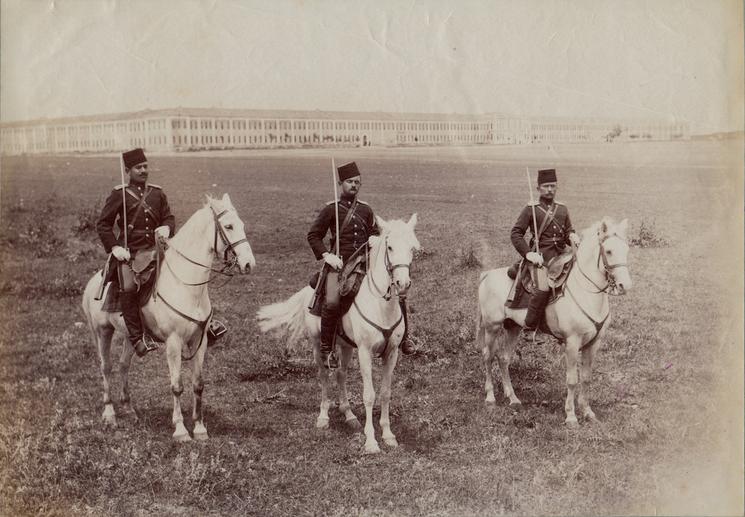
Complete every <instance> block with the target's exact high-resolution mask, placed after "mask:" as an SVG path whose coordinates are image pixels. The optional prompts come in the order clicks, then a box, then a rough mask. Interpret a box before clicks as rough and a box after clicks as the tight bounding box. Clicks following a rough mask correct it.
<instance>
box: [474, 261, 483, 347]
mask: <svg viewBox="0 0 745 517" xmlns="http://www.w3.org/2000/svg"><path fill="white" fill-rule="evenodd" d="M481 276H482V278H483V276H484V275H483V273H482V275H481ZM477 302H478V303H477V304H476V332H474V335H475V336H476V341H475V344H476V348H477V349H478V350H481V349H483V348H484V332H485V331H484V325H483V322H482V319H481V302H480V301H479V300H477Z"/></svg>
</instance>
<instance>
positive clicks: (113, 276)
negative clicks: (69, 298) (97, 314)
mask: <svg viewBox="0 0 745 517" xmlns="http://www.w3.org/2000/svg"><path fill="white" fill-rule="evenodd" d="M161 253H162V252H161ZM116 262H117V260H116V258H114V256H113V255H109V258H108V259H107V260H106V264H105V265H104V269H103V272H102V277H101V286H100V287H99V290H98V295H97V296H96V297H95V299H96V300H100V299H102V298H103V299H104V302H103V307H101V310H102V311H104V312H121V311H122V306H121V304H120V302H119V276H118V275H117V264H116ZM158 266H159V260H158V249H156V248H153V249H148V250H141V251H139V252H137V254H136V255H135V258H134V260H132V262H131V264H130V267H131V268H132V271H133V272H134V274H135V284H137V292H138V294H139V296H138V300H139V304H140V307H142V306H144V305H145V304H146V303H147V300H148V298H149V297H150V295H151V294H153V288H154V287H155V280H156V279H157V277H158V274H157V273H158Z"/></svg>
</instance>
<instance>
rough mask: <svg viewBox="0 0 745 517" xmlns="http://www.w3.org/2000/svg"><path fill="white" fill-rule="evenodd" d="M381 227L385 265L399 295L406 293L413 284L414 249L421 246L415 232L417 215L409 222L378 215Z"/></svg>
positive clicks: (377, 218)
mask: <svg viewBox="0 0 745 517" xmlns="http://www.w3.org/2000/svg"><path fill="white" fill-rule="evenodd" d="M376 220H377V223H378V227H379V228H380V237H379V239H381V245H383V246H385V266H386V269H387V270H388V274H389V275H390V277H391V285H392V286H394V287H395V289H396V291H397V292H398V295H399V296H401V295H406V292H407V291H408V290H409V287H410V286H411V277H410V274H409V268H410V267H411V261H412V259H413V258H414V250H418V249H420V248H421V245H420V244H419V240H418V239H417V238H416V235H415V234H414V227H415V226H416V222H417V216H416V214H414V215H412V216H411V218H410V219H409V221H408V222H404V221H401V220H391V221H385V220H383V219H382V218H380V217H376Z"/></svg>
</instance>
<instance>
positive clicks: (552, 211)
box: [536, 204, 556, 239]
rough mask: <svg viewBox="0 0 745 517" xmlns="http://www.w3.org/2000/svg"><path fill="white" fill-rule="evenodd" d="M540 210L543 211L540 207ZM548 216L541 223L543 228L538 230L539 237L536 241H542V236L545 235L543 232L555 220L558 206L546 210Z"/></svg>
mask: <svg viewBox="0 0 745 517" xmlns="http://www.w3.org/2000/svg"><path fill="white" fill-rule="evenodd" d="M539 208H541V209H542V207H540V206H539ZM544 212H545V213H546V215H545V216H544V217H543V222H542V223H541V227H540V228H538V235H537V236H536V239H540V238H541V235H543V232H544V231H545V230H546V228H548V225H549V224H551V221H553V220H554V214H555V213H556V205H555V204H554V205H552V206H551V208H549V209H548V210H544Z"/></svg>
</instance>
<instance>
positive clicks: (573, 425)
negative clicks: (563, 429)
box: [564, 418, 579, 429]
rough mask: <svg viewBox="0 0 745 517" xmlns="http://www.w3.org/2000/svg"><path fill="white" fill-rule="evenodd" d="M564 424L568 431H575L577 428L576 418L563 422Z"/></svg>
mask: <svg viewBox="0 0 745 517" xmlns="http://www.w3.org/2000/svg"><path fill="white" fill-rule="evenodd" d="M564 424H566V426H567V427H568V428H569V429H577V428H578V427H579V422H577V419H576V418H575V419H574V420H565V421H564Z"/></svg>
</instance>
